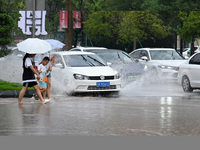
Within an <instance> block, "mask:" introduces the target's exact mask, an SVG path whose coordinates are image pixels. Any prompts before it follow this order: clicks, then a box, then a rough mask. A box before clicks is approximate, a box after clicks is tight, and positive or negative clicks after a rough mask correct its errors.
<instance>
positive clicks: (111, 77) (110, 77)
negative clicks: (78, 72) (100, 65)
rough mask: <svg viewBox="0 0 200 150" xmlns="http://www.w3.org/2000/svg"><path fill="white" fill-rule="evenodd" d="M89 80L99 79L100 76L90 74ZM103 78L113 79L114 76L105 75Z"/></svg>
mask: <svg viewBox="0 0 200 150" xmlns="http://www.w3.org/2000/svg"><path fill="white" fill-rule="evenodd" d="M89 79H90V80H101V78H100V76H92V77H91V76H90V77H89ZM104 80H114V76H105V79H104Z"/></svg>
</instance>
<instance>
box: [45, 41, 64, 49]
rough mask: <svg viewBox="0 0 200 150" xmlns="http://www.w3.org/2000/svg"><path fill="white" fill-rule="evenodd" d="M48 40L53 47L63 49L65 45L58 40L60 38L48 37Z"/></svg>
mask: <svg viewBox="0 0 200 150" xmlns="http://www.w3.org/2000/svg"><path fill="white" fill-rule="evenodd" d="M45 41H46V42H48V43H49V44H50V45H51V47H52V49H54V50H55V49H61V48H63V47H64V46H65V44H63V43H62V42H60V41H58V40H54V39H46V40H45Z"/></svg>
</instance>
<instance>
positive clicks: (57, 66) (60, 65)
mask: <svg viewBox="0 0 200 150" xmlns="http://www.w3.org/2000/svg"><path fill="white" fill-rule="evenodd" d="M55 67H56V68H63V65H62V64H61V63H58V64H55Z"/></svg>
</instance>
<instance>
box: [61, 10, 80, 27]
mask: <svg viewBox="0 0 200 150" xmlns="http://www.w3.org/2000/svg"><path fill="white" fill-rule="evenodd" d="M59 27H60V28H68V11H64V10H62V11H60V25H59ZM73 28H81V11H73Z"/></svg>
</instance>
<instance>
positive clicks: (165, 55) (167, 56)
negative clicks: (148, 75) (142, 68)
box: [150, 50, 183, 60]
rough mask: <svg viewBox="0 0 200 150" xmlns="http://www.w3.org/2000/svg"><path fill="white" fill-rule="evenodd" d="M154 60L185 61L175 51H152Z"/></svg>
mask: <svg viewBox="0 0 200 150" xmlns="http://www.w3.org/2000/svg"><path fill="white" fill-rule="evenodd" d="M150 55H151V59H152V60H183V57H181V56H180V55H179V54H178V53H177V52H176V51H175V50H150Z"/></svg>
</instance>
